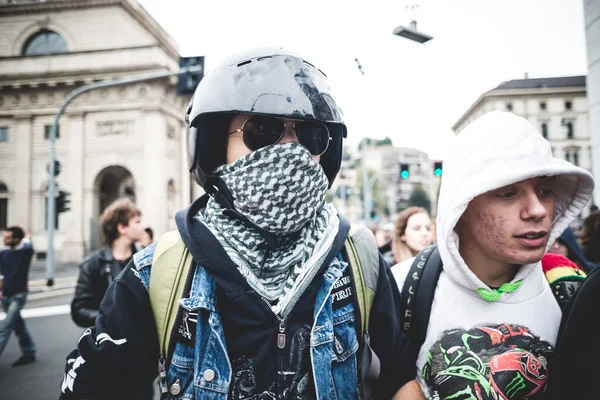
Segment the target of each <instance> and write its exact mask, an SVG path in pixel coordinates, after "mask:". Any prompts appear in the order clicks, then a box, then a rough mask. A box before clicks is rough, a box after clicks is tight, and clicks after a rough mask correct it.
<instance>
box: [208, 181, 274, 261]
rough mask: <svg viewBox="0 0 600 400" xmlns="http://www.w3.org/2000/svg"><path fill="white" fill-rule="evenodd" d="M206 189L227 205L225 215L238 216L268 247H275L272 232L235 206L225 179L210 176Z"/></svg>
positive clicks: (210, 194)
mask: <svg viewBox="0 0 600 400" xmlns="http://www.w3.org/2000/svg"><path fill="white" fill-rule="evenodd" d="M204 190H205V191H206V193H207V194H208V195H209V196H211V197H212V198H214V199H215V201H217V202H218V203H219V204H221V205H222V206H223V207H225V210H224V211H223V215H225V216H227V217H230V218H237V219H239V220H240V221H242V222H243V223H245V224H246V225H248V226H250V227H251V228H252V229H254V230H256V232H258V233H259V235H260V236H262V238H263V239H264V240H265V243H266V244H267V247H268V248H269V249H274V248H275V238H274V237H273V235H272V234H271V233H270V232H267V231H266V230H264V229H263V228H261V227H260V226H257V225H256V224H255V223H254V222H252V221H250V220H249V219H248V218H246V217H245V216H243V215H242V214H240V213H239V212H238V211H237V210H236V209H235V207H234V206H233V196H232V195H231V192H230V191H229V189H228V188H227V185H226V184H225V182H224V181H223V179H221V178H219V177H218V176H215V175H210V176H208V179H207V180H206V183H205V184H204Z"/></svg>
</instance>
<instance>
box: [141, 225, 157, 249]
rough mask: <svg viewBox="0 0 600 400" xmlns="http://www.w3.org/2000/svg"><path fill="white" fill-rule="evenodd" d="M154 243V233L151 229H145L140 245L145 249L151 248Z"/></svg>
mask: <svg viewBox="0 0 600 400" xmlns="http://www.w3.org/2000/svg"><path fill="white" fill-rule="evenodd" d="M152 243H154V232H153V231H152V229H151V228H150V227H147V228H146V229H144V233H143V234H142V239H140V241H139V242H138V245H140V247H141V248H142V249H143V248H145V247H148V246H150V245H151V244H152Z"/></svg>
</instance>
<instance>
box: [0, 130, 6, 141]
mask: <svg viewBox="0 0 600 400" xmlns="http://www.w3.org/2000/svg"><path fill="white" fill-rule="evenodd" d="M0 142H8V126H0Z"/></svg>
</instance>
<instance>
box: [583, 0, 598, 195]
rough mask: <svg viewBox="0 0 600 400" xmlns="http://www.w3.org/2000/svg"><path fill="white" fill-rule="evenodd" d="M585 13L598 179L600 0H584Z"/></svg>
mask: <svg viewBox="0 0 600 400" xmlns="http://www.w3.org/2000/svg"><path fill="white" fill-rule="evenodd" d="M583 15H584V23H585V38H586V45H587V62H588V75H587V94H588V113H589V119H590V128H589V129H590V136H591V138H592V166H593V171H594V176H595V177H596V179H599V178H598V177H600V0H584V2H583ZM598 186H600V184H598V183H597V184H596V190H595V191H594V203H595V204H596V206H600V189H599V188H598Z"/></svg>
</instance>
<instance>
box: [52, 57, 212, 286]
mask: <svg viewBox="0 0 600 400" xmlns="http://www.w3.org/2000/svg"><path fill="white" fill-rule="evenodd" d="M202 69H203V67H202V66H201V65H195V66H191V67H186V68H181V69H179V70H177V71H168V72H158V73H154V74H146V75H135V76H130V77H125V78H122V79H114V80H104V81H100V82H94V83H90V84H89V85H84V86H81V87H79V88H77V89H75V90H73V91H72V92H71V93H69V95H68V96H67V98H66V99H65V101H64V102H63V104H62V106H61V107H60V109H59V110H58V113H56V116H55V117H54V123H53V124H52V127H51V128H50V138H49V139H50V160H49V161H50V162H49V164H48V175H49V179H48V181H49V182H48V215H46V223H47V228H48V232H47V234H48V248H47V250H46V285H47V286H53V285H54V221H55V215H56V204H55V202H54V198H55V197H56V182H55V180H54V178H55V176H54V173H55V171H54V168H55V160H56V146H55V142H56V132H57V129H58V120H59V119H60V116H61V115H62V114H63V112H64V111H65V109H66V108H67V106H68V105H69V104H70V103H71V102H72V101H73V100H75V99H76V98H77V97H79V96H80V95H82V94H83V93H86V92H89V91H91V90H95V89H100V88H106V87H112V86H120V85H126V84H130V83H137V82H146V81H150V80H155V79H161V78H168V77H170V76H174V75H180V74H186V73H195V72H200V71H201V70H202Z"/></svg>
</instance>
